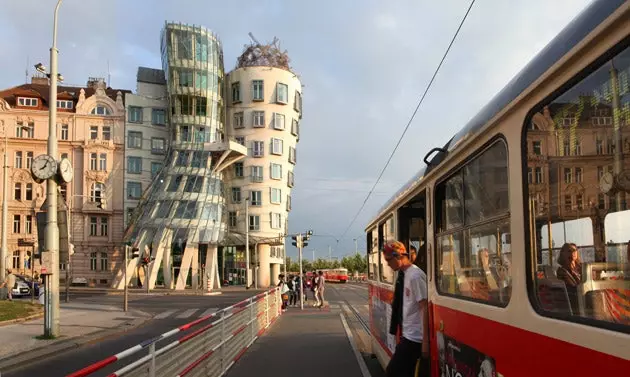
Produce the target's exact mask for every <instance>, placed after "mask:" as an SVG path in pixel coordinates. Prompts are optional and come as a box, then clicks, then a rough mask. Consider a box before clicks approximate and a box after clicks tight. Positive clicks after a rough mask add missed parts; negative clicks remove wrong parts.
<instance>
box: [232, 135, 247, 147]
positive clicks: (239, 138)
mask: <svg viewBox="0 0 630 377" xmlns="http://www.w3.org/2000/svg"><path fill="white" fill-rule="evenodd" d="M234 139H235V140H236V142H237V143H239V144H240V145H245V136H237V137H235V138H234Z"/></svg>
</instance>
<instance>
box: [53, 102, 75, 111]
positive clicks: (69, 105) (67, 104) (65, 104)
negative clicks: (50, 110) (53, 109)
mask: <svg viewBox="0 0 630 377" xmlns="http://www.w3.org/2000/svg"><path fill="white" fill-rule="evenodd" d="M72 107H73V106H72V101H65V100H57V108H58V109H67V110H72Z"/></svg>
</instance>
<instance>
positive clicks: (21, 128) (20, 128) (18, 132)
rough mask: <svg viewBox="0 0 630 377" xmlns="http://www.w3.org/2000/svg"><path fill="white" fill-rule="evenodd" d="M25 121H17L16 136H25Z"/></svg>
mask: <svg viewBox="0 0 630 377" xmlns="http://www.w3.org/2000/svg"><path fill="white" fill-rule="evenodd" d="M24 128H25V127H24V123H22V122H17V123H15V137H23V136H24Z"/></svg>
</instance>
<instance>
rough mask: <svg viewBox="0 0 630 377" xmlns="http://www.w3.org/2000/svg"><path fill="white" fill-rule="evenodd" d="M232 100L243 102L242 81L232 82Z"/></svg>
mask: <svg viewBox="0 0 630 377" xmlns="http://www.w3.org/2000/svg"><path fill="white" fill-rule="evenodd" d="M232 102H234V103H236V102H241V83H240V82H235V83H233V84H232Z"/></svg>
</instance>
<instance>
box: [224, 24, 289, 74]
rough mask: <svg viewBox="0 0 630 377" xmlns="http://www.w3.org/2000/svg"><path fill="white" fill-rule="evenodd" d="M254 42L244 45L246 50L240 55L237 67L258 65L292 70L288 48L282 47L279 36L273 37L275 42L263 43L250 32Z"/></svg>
mask: <svg viewBox="0 0 630 377" xmlns="http://www.w3.org/2000/svg"><path fill="white" fill-rule="evenodd" d="M249 36H250V38H251V39H252V43H251V44H249V45H245V46H244V51H243V53H242V54H241V56H239V57H238V60H237V63H236V68H237V69H238V68H244V67H256V66H267V67H276V68H281V69H286V70H287V71H291V67H290V66H289V54H288V52H287V51H286V50H284V51H282V50H281V49H280V44H279V42H280V41H279V40H278V38H275V37H274V39H273V42H271V43H269V44H266V45H263V44H261V43H260V42H258V41H257V40H256V38H254V35H253V34H252V33H249Z"/></svg>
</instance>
